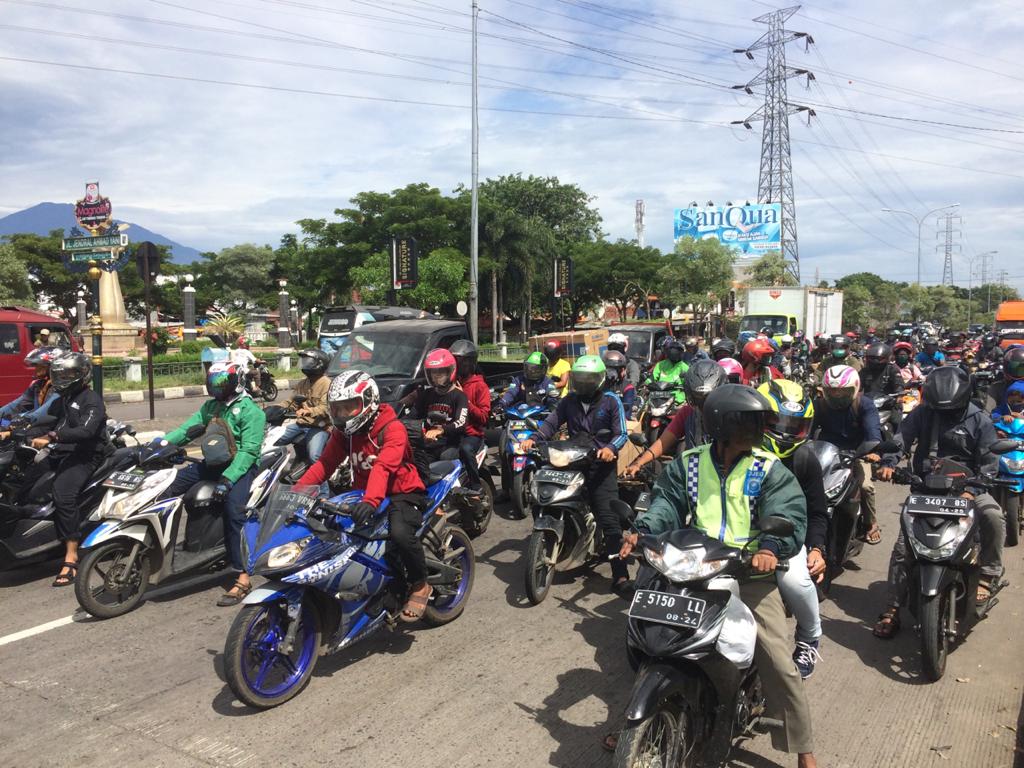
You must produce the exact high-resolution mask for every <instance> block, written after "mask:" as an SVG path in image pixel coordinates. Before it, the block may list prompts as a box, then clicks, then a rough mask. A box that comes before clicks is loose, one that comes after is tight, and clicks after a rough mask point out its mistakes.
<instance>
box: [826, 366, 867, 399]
mask: <svg viewBox="0 0 1024 768" xmlns="http://www.w3.org/2000/svg"><path fill="white" fill-rule="evenodd" d="M859 392H860V376H859V375H858V374H857V372H856V371H855V370H853V368H851V367H850V366H848V365H833V366H832V367H831V368H829V369H828V370H827V371H825V377H824V378H823V379H822V382H821V393H822V394H823V395H824V396H825V402H826V403H828V405H829V406H830V407H832V408H838V409H843V408H849V407H850V406H851V405H852V404H853V401H854V400H855V399H856V398H857V394H858V393H859Z"/></svg>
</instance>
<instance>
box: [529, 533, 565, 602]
mask: <svg viewBox="0 0 1024 768" xmlns="http://www.w3.org/2000/svg"><path fill="white" fill-rule="evenodd" d="M557 560H558V540H557V539H556V538H555V534H554V533H552V532H551V531H534V532H533V533H532V534H531V535H530V544H529V546H527V548H526V574H525V576H526V599H527V600H529V601H530V602H531V603H532V604H533V605H540V604H541V603H543V602H544V598H546V597H547V596H548V592H549V591H550V590H551V582H552V580H554V577H555V562H556V561H557Z"/></svg>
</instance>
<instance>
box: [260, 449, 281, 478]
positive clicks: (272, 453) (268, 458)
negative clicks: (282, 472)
mask: <svg viewBox="0 0 1024 768" xmlns="http://www.w3.org/2000/svg"><path fill="white" fill-rule="evenodd" d="M282 450H283V448H274V449H272V450H269V451H267V452H266V453H264V454H263V455H261V456H260V460H259V463H258V464H257V465H256V472H257V473H259V472H262V471H263V470H264V469H270V468H271V467H272V466H274V464H275V463H276V462H277V460H278V459H280V458H281V451H282Z"/></svg>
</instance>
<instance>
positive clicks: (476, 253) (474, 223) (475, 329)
mask: <svg viewBox="0 0 1024 768" xmlns="http://www.w3.org/2000/svg"><path fill="white" fill-rule="evenodd" d="M479 15H480V7H479V6H478V5H477V0H473V136H472V141H471V143H472V170H471V173H472V192H471V203H470V206H471V209H470V224H469V230H470V231H469V335H470V336H472V337H473V343H474V344H478V343H479V338H478V333H479V329H480V302H479V297H478V296H477V290H478V288H479V283H480V276H479V275H478V274H477V272H478V269H479V259H480V238H479V232H478V227H479V224H480V220H479V219H480V199H479V181H480V179H479V177H480V121H479V118H478V115H477V112H478V104H477V88H478V85H477V50H476V48H477V46H476V41H477V32H476V28H477V18H478V17H479ZM494 322H495V320H494V318H493V317H492V318H491V323H494Z"/></svg>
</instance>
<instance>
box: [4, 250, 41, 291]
mask: <svg viewBox="0 0 1024 768" xmlns="http://www.w3.org/2000/svg"><path fill="white" fill-rule="evenodd" d="M0 302H2V303H3V304H6V305H21V306H28V307H34V306H35V305H36V297H35V293H34V291H33V290H32V284H31V283H30V282H29V278H28V267H27V266H26V265H25V262H24V261H22V260H21V259H19V258H18V255H17V252H16V251H15V249H14V246H12V245H9V244H6V243H0Z"/></svg>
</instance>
